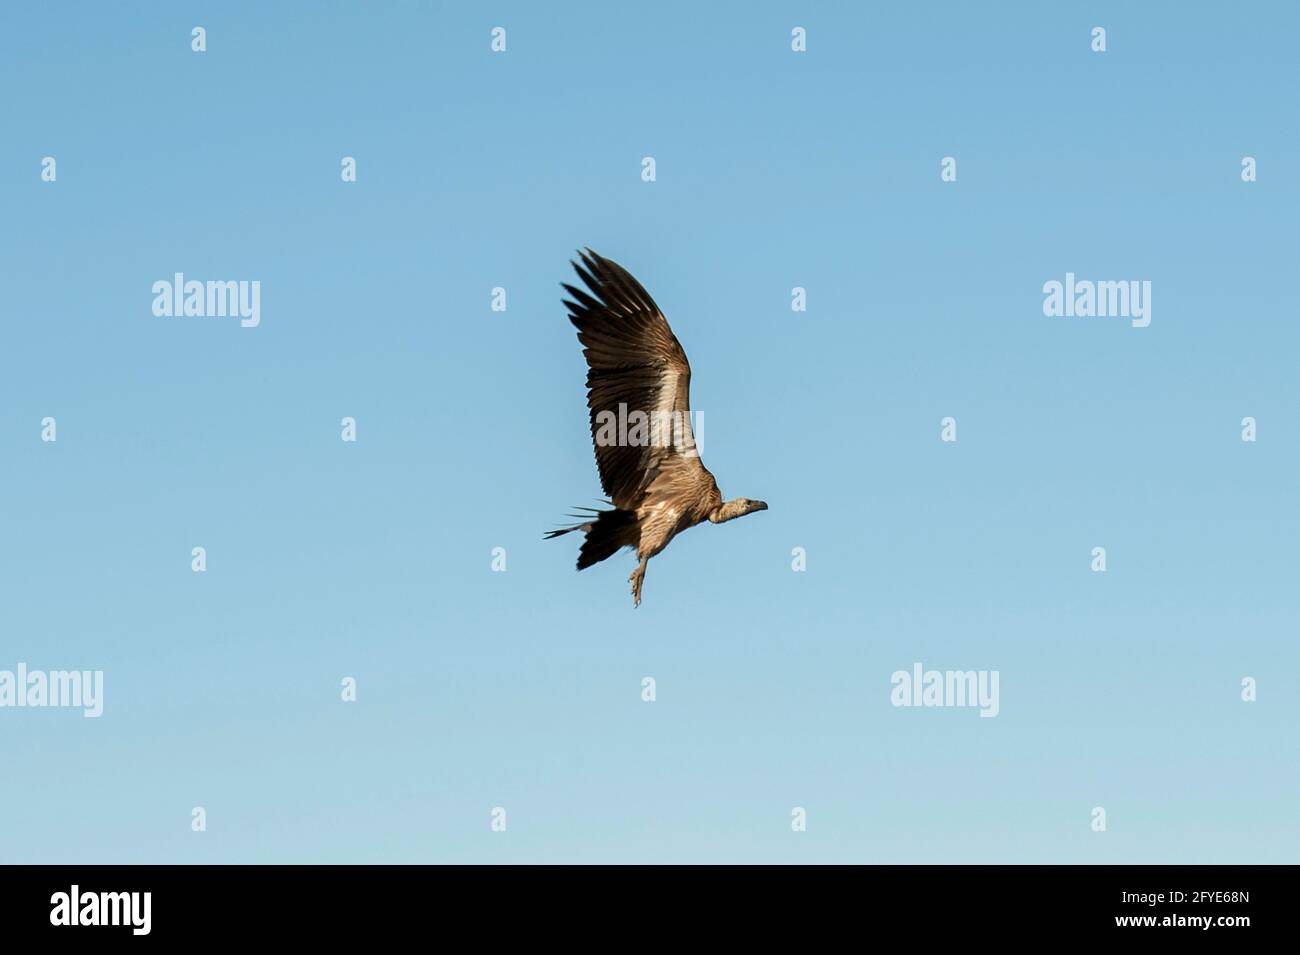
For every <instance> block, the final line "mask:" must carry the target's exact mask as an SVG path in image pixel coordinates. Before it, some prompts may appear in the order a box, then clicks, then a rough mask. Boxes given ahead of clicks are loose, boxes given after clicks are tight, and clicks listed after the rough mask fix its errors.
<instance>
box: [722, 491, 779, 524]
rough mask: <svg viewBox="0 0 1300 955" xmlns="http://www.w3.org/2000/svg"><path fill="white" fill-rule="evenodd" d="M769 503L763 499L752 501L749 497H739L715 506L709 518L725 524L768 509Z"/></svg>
mask: <svg viewBox="0 0 1300 955" xmlns="http://www.w3.org/2000/svg"><path fill="white" fill-rule="evenodd" d="M766 510H767V504H766V503H765V502H763V501H751V500H750V499H749V498H747V497H738V498H736V499H735V500H732V501H724V502H723V503H722V504H721V505H720V506H718V507H716V508H714V510H713V512H712V513H711V514H709V520H710V521H712V522H713V523H714V524H723V523H726V522H727V521H730V520H735V519H736V518H737V517H744V516H745V515H746V514H753V513H754V512H755V511H766Z"/></svg>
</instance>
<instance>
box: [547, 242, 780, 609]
mask: <svg viewBox="0 0 1300 955" xmlns="http://www.w3.org/2000/svg"><path fill="white" fill-rule="evenodd" d="M578 254H579V256H580V257H581V259H582V262H581V264H579V263H577V262H574V263H572V264H573V268H574V270H575V271H576V272H577V273H578V277H579V278H581V279H582V281H583V284H584V285H586V286H587V288H586V290H585V291H584V290H583V289H580V288H576V287H574V286H572V285H565V286H564V290H565V291H566V292H568V293H569V296H570V298H569V299H566V300H565V302H564V304H565V305H566V306H568V309H569V321H571V322H573V324H574V327H576V328H577V329H578V341H580V342H581V343H582V346H583V352H582V353H583V355H584V357H586V359H587V369H588V370H587V407H588V409H589V410H590V412H591V415H590V417H591V440H592V446H593V447H594V449H595V452H596V467H597V468H598V469H599V471H600V484H601V487H603V488H604V489H605V493H606V494H607V495H608V496H609V498H610V503H612V504H613V505H614V508H613V510H606V511H595V510H592V511H590V513H589V514H588V515H587V516H586V517H585V519H584V522H583V523H581V524H575V525H574V526H572V527H564V528H561V529H559V530H555V531H551V532H550V533H549V534H547V535H546V536H547V538H552V537H559V536H560V535H561V534H568V533H570V532H571V531H583V532H584V533H585V534H586V540H585V541H584V542H583V544H582V550H581V551H580V552H579V554H578V569H579V570H582V569H584V568H586V567H590V566H591V565H592V564H595V563H598V562H599V561H602V560H604V559H605V558H607V557H610V556H612V555H613V554H615V553H617V552H618V551H619V550H620V549H621V548H623V547H635V548H636V555H637V557H638V558H639V559H640V563H639V564H638V565H637V568H636V570H634V571H633V572H632V576H631V577H629V578H628V579H629V580H630V581H631V583H632V602H633V605H636V606H639V605H640V603H641V584H642V582H643V581H644V579H645V571H646V564H647V563H648V562H649V560H650V558H651V557H653V556H655V555H656V554H658V553H659V552H660V551H662V550H663V549H664V548H665V547H667V546H668V542H669V541H671V540H672V539H673V538H674V537H675V536H676V535H678V534H680V533H681V532H682V531H684V530H686V529H687V528H688V527H694V526H695V525H696V524H700V523H703V522H704V521H710V522H712V523H714V524H721V523H723V522H725V521H729V520H732V519H733V518H736V517H741V516H743V515H745V514H750V513H752V512H754V511H763V510H767V505H766V504H764V503H763V502H762V501H751V500H749V499H748V498H743V497H741V498H736V499H735V500H733V501H723V500H722V494H721V493H719V491H718V483H717V482H716V481H715V480H714V479H713V475H712V474H710V473H709V471H708V469H707V468H705V466H704V463H703V462H702V461H701V460H700V456H699V452H698V451H697V450H696V447H695V434H694V432H693V431H692V430H691V418H690V404H691V401H690V389H691V366H690V363H689V362H687V360H686V352H685V351H683V350H682V346H681V343H680V342H678V341H677V336H676V335H674V334H673V330H672V329H671V328H669V327H668V320H667V319H666V318H664V316H663V313H662V312H661V311H659V306H657V305H656V304H655V303H654V299H652V298H651V297H650V296H649V294H648V293H647V292H646V290H645V289H643V288H642V287H641V284H640V283H639V282H637V280H636V279H634V278H633V277H632V276H631V275H629V274H628V273H627V272H626V271H625V270H624V269H623V268H622V267H621V266H619V265H617V264H616V263H614V262H611V261H610V260H609V259H606V258H602V257H601V256H599V255H597V254H596V253H595V252H592V251H591V250H590V249H587V250H586V251H584V252H579V253H578ZM638 414H639V415H641V416H643V417H641V418H638ZM642 422H643V423H644V424H643V426H641V427H638V425H639V423H642ZM573 516H574V517H579V518H582V517H583V515H578V514H575V515H573Z"/></svg>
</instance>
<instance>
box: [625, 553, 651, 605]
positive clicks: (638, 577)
mask: <svg viewBox="0 0 1300 955" xmlns="http://www.w3.org/2000/svg"><path fill="white" fill-rule="evenodd" d="M648 563H650V558H649V557H642V558H641V563H639V564H637V565H636V570H634V571H632V576H631V577H629V578H628V580H629V581H631V583H632V606H633V607H639V606H641V583H642V581H644V580H645V565H646V564H648Z"/></svg>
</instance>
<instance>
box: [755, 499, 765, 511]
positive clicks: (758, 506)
mask: <svg viewBox="0 0 1300 955" xmlns="http://www.w3.org/2000/svg"><path fill="white" fill-rule="evenodd" d="M752 503H753V505H754V507H753V510H755V511H766V510H767V501H753V502H752Z"/></svg>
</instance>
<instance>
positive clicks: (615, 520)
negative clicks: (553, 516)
mask: <svg viewBox="0 0 1300 955" xmlns="http://www.w3.org/2000/svg"><path fill="white" fill-rule="evenodd" d="M579 510H590V508H579ZM592 514H594V515H595V518H596V519H595V520H594V521H593V520H590V519H588V520H587V521H586V522H585V523H582V524H574V525H573V526H572V527H561V528H559V529H558V530H553V531H549V532H548V533H547V534H546V539H547V540H551V539H552V538H554V537H560V536H562V535H564V534H568V533H571V532H573V531H582V532H583V533H584V534H586V535H587V539H586V540H584V541H583V542H582V549H581V550H580V551H579V552H578V569H579V570H585V569H586V568H588V567H590V566H591V565H592V564H598V563H600V562H601V561H602V560H604V559H605V558H607V557H613V556H614V554H616V553H618V551H619V549H620V548H623V547H634V546H636V543H637V538H638V537H639V536H640V535H639V534H638V533H637V524H636V514H634V513H633V512H632V511H620V510H618V509H615V510H612V511H592ZM572 516H574V517H578V516H579V515H576V514H575V515H572Z"/></svg>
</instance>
